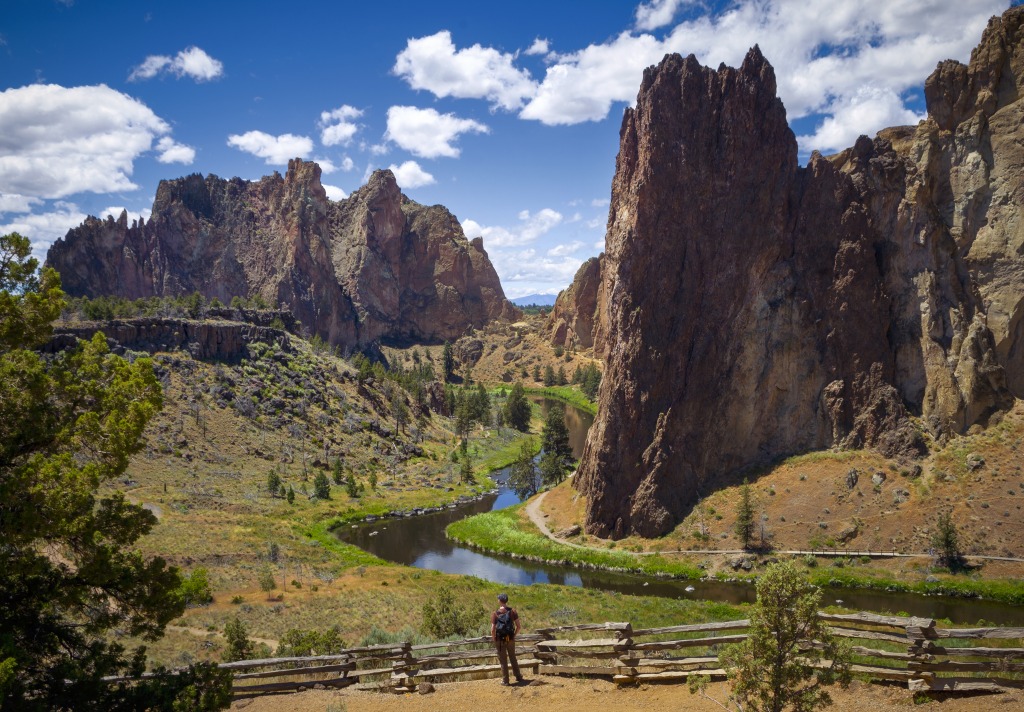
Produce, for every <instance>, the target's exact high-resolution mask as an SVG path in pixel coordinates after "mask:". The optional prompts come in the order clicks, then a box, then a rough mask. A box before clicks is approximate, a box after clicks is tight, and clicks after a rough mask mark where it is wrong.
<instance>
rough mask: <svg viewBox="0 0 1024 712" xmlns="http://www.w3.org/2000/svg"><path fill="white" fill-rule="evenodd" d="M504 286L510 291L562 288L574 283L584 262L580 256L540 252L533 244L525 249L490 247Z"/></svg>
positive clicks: (520, 293)
mask: <svg viewBox="0 0 1024 712" xmlns="http://www.w3.org/2000/svg"><path fill="white" fill-rule="evenodd" d="M487 254H488V256H489V257H490V259H491V263H492V264H493V265H494V269H495V271H496V272H497V273H498V277H499V278H500V279H501V285H502V288H503V289H504V290H505V293H506V294H508V295H512V296H514V295H520V296H521V295H524V294H532V293H534V292H538V293H539V292H558V291H559V290H561V289H564V288H565V287H566V286H568V285H569V284H571V283H572V278H573V277H574V276H576V271H577V270H578V269H579V268H580V265H581V264H583V260H582V259H580V258H578V257H571V256H566V257H550V256H542V255H538V254H537V251H536V250H535V249H532V248H527V249H524V250H501V249H498V250H490V249H488V251H487Z"/></svg>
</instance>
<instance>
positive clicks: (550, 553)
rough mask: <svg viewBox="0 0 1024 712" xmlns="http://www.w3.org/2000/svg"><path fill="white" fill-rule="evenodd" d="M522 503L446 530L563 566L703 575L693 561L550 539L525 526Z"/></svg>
mask: <svg viewBox="0 0 1024 712" xmlns="http://www.w3.org/2000/svg"><path fill="white" fill-rule="evenodd" d="M523 506H524V505H522V504H520V505H516V506H515V507H509V508H507V509H502V510H499V511H497V512H487V513H486V514H478V515H476V516H474V517H468V518H466V519H462V520H460V521H458V522H454V523H453V524H450V525H449V526H448V528H447V529H446V530H445V531H446V534H447V535H448V538H449V539H451V540H453V541H456V542H458V543H460V544H465V545H468V546H473V547H476V548H478V549H484V550H486V551H490V552H493V553H498V554H515V555H517V556H521V557H527V558H530V559H533V560H536V561H545V562H548V563H552V564H559V565H562V566H576V567H586V568H595V569H606V570H609V571H623V572H629V573H638V574H646V575H649V576H667V577H672V578H686V579H699V578H701V571H700V569H698V568H697V567H696V566H694V565H693V564H690V563H686V562H682V561H670V560H669V559H666V558H664V557H663V556H659V555H657V554H654V555H651V556H636V555H634V554H630V553H629V552H625V551H611V550H609V551H600V550H594V549H580V548H576V547H573V546H566V545H565V544H559V543H557V542H554V541H551V540H550V539H548V538H547V537H545V536H544V535H542V534H540V533H538V532H536V531H529V530H528V529H526V528H524V526H525V525H523V524H522V523H521V522H520V521H519V514H518V513H519V511H520V509H522V507H523ZM531 528H532V527H531Z"/></svg>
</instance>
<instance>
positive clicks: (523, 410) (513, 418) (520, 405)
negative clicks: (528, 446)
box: [505, 381, 530, 433]
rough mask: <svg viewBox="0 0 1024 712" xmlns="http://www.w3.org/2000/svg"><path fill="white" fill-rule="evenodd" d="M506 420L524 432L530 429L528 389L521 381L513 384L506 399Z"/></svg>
mask: <svg viewBox="0 0 1024 712" xmlns="http://www.w3.org/2000/svg"><path fill="white" fill-rule="evenodd" d="M505 422H506V423H508V424H509V425H511V426H512V427H513V428H515V429H516V430H518V431H520V432H523V433H525V432H528V431H529V430H530V401H528V400H527V399H526V389H524V388H523V384H522V383H520V382H519V381H516V383H515V385H513V386H512V391H511V392H510V393H509V394H508V398H507V399H506V400H505Z"/></svg>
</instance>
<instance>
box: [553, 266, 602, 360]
mask: <svg viewBox="0 0 1024 712" xmlns="http://www.w3.org/2000/svg"><path fill="white" fill-rule="evenodd" d="M603 257H604V256H603V255H602V256H601V257H591V258H590V259H589V260H587V261H586V262H584V263H583V264H582V265H580V268H579V269H578V270H577V271H576V276H575V277H573V280H572V284H570V285H569V286H568V287H566V288H565V289H563V290H562V291H561V292H559V294H558V298H557V299H556V300H555V306H554V307H552V308H551V314H550V316H548V320H547V323H546V324H545V326H544V328H545V331H546V333H547V334H548V335H549V337H550V338H551V343H553V344H554V345H556V346H565V347H566V348H571V349H589V348H593V349H594V355H595V356H597V357H600V356H601V355H602V354H603V353H604V346H605V344H604V334H603V333H602V332H601V328H600V327H601V322H600V321H599V320H598V318H597V317H598V314H599V313H600V312H601V311H602V309H603V307H604V292H603V291H602V289H601V285H602V284H603V283H602V281H601V263H602V261H603Z"/></svg>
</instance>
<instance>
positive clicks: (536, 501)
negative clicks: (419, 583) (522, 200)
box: [526, 492, 1024, 562]
mask: <svg viewBox="0 0 1024 712" xmlns="http://www.w3.org/2000/svg"><path fill="white" fill-rule="evenodd" d="M546 495H547V492H542V493H540V494H539V495H537V496H536V497H535V498H533V499H532V500H531V501H530V503H529V504H527V505H526V514H527V516H529V517H530V521H531V522H533V524H534V525H535V526H536V527H537V529H539V530H540V533H541V534H543V535H544V536H546V537H547V538H548V539H550V540H551V541H554V542H557V543H559V544H562V545H564V546H571V547H573V548H576V549H590V550H591V551H604V550H605V549H603V548H599V547H596V546H585V545H583V544H575V543H573V542H571V541H566V540H565V539H560V538H559V537H557V536H555V534H554V532H552V531H551V529H550V528H549V527H548V524H547V522H545V521H544V514H543V513H541V511H540V505H541V503H542V502H543V501H544V497H545V496H546ZM632 553H633V554H634V555H636V556H653V555H655V554H697V555H701V556H706V555H709V554H710V555H713V554H723V555H727V556H728V555H738V554H749V553H750V552H749V551H747V550H746V549H673V550H671V551H637V552H632ZM772 553H773V554H787V555H792V556H804V555H806V554H811V555H812V556H837V557H839V556H864V555H867V556H871V557H873V558H879V559H883V558H885V559H890V558H891V559H922V558H924V559H931V558H934V555H933V554H928V553H924V552H922V553H919V554H905V553H901V552H895V551H894V552H869V551H867V550H850V549H835V550H831V551H821V550H813V549H786V550H782V549H774V550H772ZM967 558H968V559H973V560H984V561H1014V562H1024V559H1018V558H1014V557H1010V556H980V555H974V554H971V555H969V556H968V557H967Z"/></svg>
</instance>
